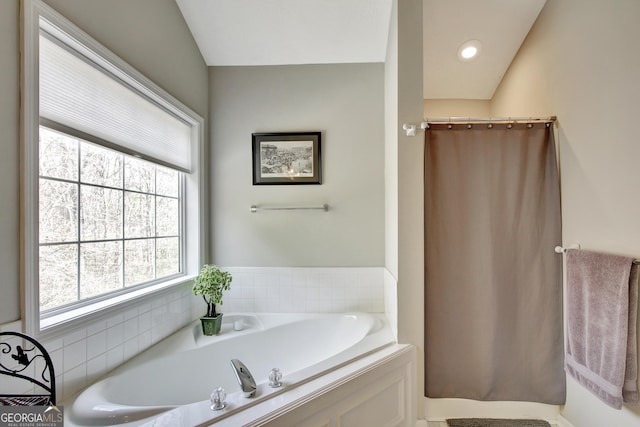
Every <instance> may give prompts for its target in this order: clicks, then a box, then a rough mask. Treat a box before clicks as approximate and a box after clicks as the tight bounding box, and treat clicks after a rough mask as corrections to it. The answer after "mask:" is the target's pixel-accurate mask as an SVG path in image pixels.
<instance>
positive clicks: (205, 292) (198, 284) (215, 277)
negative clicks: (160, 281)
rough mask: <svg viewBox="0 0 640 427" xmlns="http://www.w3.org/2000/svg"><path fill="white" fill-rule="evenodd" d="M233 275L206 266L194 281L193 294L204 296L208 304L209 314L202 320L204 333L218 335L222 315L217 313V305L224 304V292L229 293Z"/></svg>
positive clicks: (217, 268) (211, 266) (216, 267)
mask: <svg viewBox="0 0 640 427" xmlns="http://www.w3.org/2000/svg"><path fill="white" fill-rule="evenodd" d="M232 279H233V278H232V277H231V273H228V272H226V271H222V270H220V267H218V266H217V265H212V264H205V265H204V266H203V267H202V270H200V274H198V275H197V276H196V277H195V279H193V294H194V295H202V298H203V299H204V301H205V302H206V303H207V314H206V316H203V317H201V318H200V321H201V322H202V333H203V334H205V335H218V334H219V333H220V327H221V326H222V313H217V312H216V304H222V291H228V290H229V287H230V286H231V280H232Z"/></svg>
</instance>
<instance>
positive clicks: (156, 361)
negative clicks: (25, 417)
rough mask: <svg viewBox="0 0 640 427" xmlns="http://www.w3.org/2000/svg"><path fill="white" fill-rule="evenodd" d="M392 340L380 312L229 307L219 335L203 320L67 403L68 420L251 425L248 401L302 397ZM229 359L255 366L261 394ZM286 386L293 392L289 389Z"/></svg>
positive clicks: (71, 422)
mask: <svg viewBox="0 0 640 427" xmlns="http://www.w3.org/2000/svg"><path fill="white" fill-rule="evenodd" d="M234 326H235V327H236V328H238V327H241V330H234ZM394 343H395V338H394V336H393V333H392V331H391V329H390V327H389V324H388V321H387V319H386V317H385V316H384V315H381V314H369V313H353V314H271V313H269V314H261V313H260V314H225V315H224V318H223V325H222V330H221V333H220V335H218V336H213V337H208V336H204V335H202V332H201V327H200V322H199V320H198V321H195V322H193V323H191V324H189V325H188V326H186V327H184V328H183V329H181V330H179V331H178V332H176V333H175V334H173V335H171V336H170V337H168V338H166V339H165V340H163V341H161V342H159V343H158V344H156V345H154V346H153V347H150V348H149V349H147V350H145V351H144V352H143V353H141V354H139V355H138V356H136V357H135V358H133V359H131V360H129V361H128V362H126V363H125V364H123V365H122V366H120V367H119V368H117V369H116V370H114V371H112V372H111V373H110V374H109V375H108V376H107V377H105V378H104V379H102V380H100V381H99V382H97V383H95V384H93V385H91V386H89V387H88V388H86V389H85V390H84V391H83V392H82V393H80V394H79V395H78V396H77V397H76V398H75V400H74V401H73V402H72V403H71V404H69V403H67V404H66V411H65V417H66V418H67V419H66V420H65V422H66V425H69V426H88V425H92V426H96V425H120V424H123V425H127V426H141V425H145V426H152V425H153V426H158V425H172V426H173V425H185V426H187V425H196V424H203V425H208V424H216V423H221V424H220V425H245V424H244V421H240V419H242V417H243V415H242V413H243V412H247V410H248V409H250V408H252V407H254V406H261V407H266V408H267V409H268V410H272V409H273V408H274V407H275V406H274V405H276V406H277V404H278V402H280V403H282V402H283V401H286V400H287V399H289V400H291V399H294V400H296V399H298V400H300V399H302V400H304V398H300V397H296V393H298V394H299V393H301V391H300V390H305V387H303V386H305V385H307V384H310V383H314V384H316V386H314V387H317V384H320V383H322V381H324V380H319V379H322V378H331V375H329V374H331V373H334V372H337V371H339V370H340V369H342V368H345V367H349V366H356V365H355V362H356V361H359V360H370V359H372V355H375V354H376V353H377V352H380V351H381V350H382V349H385V348H388V347H390V346H393V345H396V346H397V344H394ZM387 353H389V354H392V353H393V351H387ZM377 358H378V357H377V356H376V357H373V359H377ZM231 359H239V360H241V361H242V362H243V363H244V364H245V365H246V366H247V368H248V369H249V370H250V371H251V373H252V374H253V376H254V378H255V381H256V383H257V385H258V387H257V392H256V396H255V397H253V398H246V397H244V395H243V393H242V391H241V390H240V386H239V384H238V382H237V379H236V377H235V374H234V372H233V369H232V367H231V362H230V361H231ZM362 363H364V362H362ZM272 368H278V369H280V371H281V372H282V374H283V378H282V382H283V386H282V387H279V388H272V387H270V386H269V384H268V383H269V381H268V376H269V373H270V371H271V369H272ZM363 369H364V368H363ZM319 381H320V383H319ZM335 381H337V383H338V384H342V382H341V381H343V380H340V379H337V380H335ZM335 381H334V382H335ZM217 387H223V388H224V389H225V390H226V392H227V405H226V407H225V409H223V410H220V411H212V410H211V409H210V408H209V407H210V405H211V404H210V402H209V396H210V394H211V392H212V390H214V389H215V388H217ZM319 387H320V388H323V387H326V385H325V386H323V385H320V386H319ZM308 388H309V387H306V389H308ZM294 390H295V392H294ZM287 393H289V395H290V396H289V397H283V395H286V394H287ZM305 393H307V391H305ZM309 393H311V394H312V395H313V394H314V393H315V394H318V390H316V389H313V390H311V391H310V392H309ZM269 408H271V409H269ZM256 416H257V415H256V414H255V413H254V414H251V415H247V414H245V415H244V418H247V417H248V419H251V417H256ZM234 417H235V418H237V420H235V421H233V419H234ZM225 421H226V423H225Z"/></svg>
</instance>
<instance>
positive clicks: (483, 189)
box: [425, 123, 565, 404]
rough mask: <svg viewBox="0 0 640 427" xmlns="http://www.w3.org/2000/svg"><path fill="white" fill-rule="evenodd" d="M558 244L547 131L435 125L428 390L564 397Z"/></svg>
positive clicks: (491, 396) (428, 238)
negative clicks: (555, 248) (556, 247)
mask: <svg viewBox="0 0 640 427" xmlns="http://www.w3.org/2000/svg"><path fill="white" fill-rule="evenodd" d="M561 242H562V239H561V222H560V194H559V182H558V172H557V166H556V156H555V144H554V141H553V129H550V128H548V127H547V126H546V125H545V124H544V123H536V124H532V127H531V128H529V127H527V125H526V124H514V125H513V127H512V128H511V129H508V128H507V125H504V124H495V125H494V126H493V127H492V128H489V127H488V126H487V125H486V124H483V125H479V124H476V125H473V126H472V127H471V129H469V128H468V127H467V125H466V124H455V125H431V126H430V129H429V130H428V131H427V132H426V145H425V246H426V260H425V394H426V396H428V397H457V398H468V399H476V400H511V401H534V402H543V403H550V404H561V403H564V399H565V377H564V370H563V342H562V341H563V340H562V258H561V256H559V255H557V254H555V253H554V247H555V246H556V245H559V244H561Z"/></svg>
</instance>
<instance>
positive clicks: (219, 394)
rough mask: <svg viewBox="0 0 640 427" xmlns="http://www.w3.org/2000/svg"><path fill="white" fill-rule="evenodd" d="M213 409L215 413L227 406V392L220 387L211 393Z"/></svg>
mask: <svg viewBox="0 0 640 427" xmlns="http://www.w3.org/2000/svg"><path fill="white" fill-rule="evenodd" d="M210 399H211V409H212V410H213V411H219V410H220V409H224V407H225V406H227V403H226V400H227V392H226V391H225V390H224V389H223V388H222V387H218V388H217V389H215V390H213V392H211V397H210Z"/></svg>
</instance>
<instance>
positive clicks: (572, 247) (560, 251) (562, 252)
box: [554, 244, 640, 265]
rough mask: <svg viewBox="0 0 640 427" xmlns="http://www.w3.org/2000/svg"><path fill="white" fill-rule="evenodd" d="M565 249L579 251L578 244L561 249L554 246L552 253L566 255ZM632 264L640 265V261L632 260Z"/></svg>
mask: <svg viewBox="0 0 640 427" xmlns="http://www.w3.org/2000/svg"><path fill="white" fill-rule="evenodd" d="M567 249H580V245H578V244H574V245H571V246H569V247H566V248H563V247H562V246H556V247H555V248H554V251H555V252H556V253H557V254H566V253H567ZM633 263H634V264H635V265H640V260H638V259H634V260H633Z"/></svg>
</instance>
